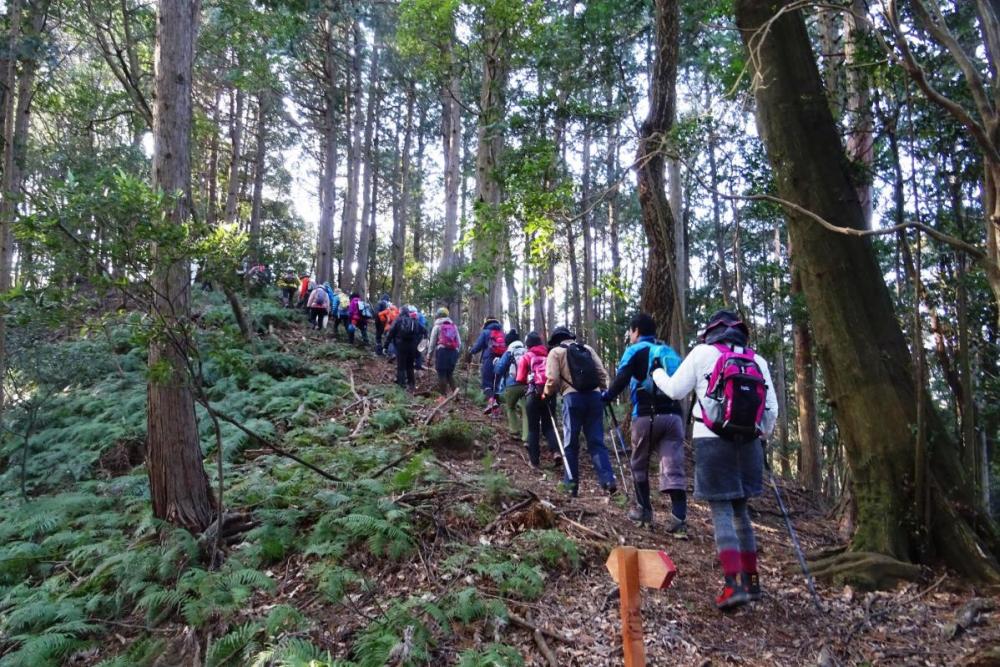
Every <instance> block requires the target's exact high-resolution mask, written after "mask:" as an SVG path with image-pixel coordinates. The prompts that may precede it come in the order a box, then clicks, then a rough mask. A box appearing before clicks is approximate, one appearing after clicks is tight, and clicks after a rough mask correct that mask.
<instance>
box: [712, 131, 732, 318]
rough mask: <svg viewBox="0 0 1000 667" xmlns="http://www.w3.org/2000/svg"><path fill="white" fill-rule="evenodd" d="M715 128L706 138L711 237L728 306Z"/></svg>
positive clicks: (729, 294)
mask: <svg viewBox="0 0 1000 667" xmlns="http://www.w3.org/2000/svg"><path fill="white" fill-rule="evenodd" d="M715 149H716V135H715V128H714V127H713V128H712V131H711V132H710V133H709V139H708V169H709V172H708V173H709V176H710V177H711V179H712V238H713V240H714V241H715V261H716V262H717V264H718V271H719V290H720V292H722V294H721V295H720V296H722V305H723V306H725V307H726V308H729V306H730V304H731V303H732V294H733V287H732V282H731V281H730V278H729V265H728V263H727V261H726V232H725V229H724V228H723V226H722V202H720V201H719V193H718V187H719V168H718V162H717V160H716V157H715Z"/></svg>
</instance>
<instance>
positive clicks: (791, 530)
mask: <svg viewBox="0 0 1000 667" xmlns="http://www.w3.org/2000/svg"><path fill="white" fill-rule="evenodd" d="M761 444H762V446H763V440H762V441H761ZM764 467H765V468H767V472H768V475H769V476H770V477H771V488H772V489H774V498H775V500H777V501H778V509H780V510H781V516H783V517H784V518H785V527H786V528H787V529H788V536H789V537H791V538H792V547H793V548H794V549H795V557H796V558H797V559H798V561H799V567H801V568H802V574H804V575H805V577H806V587H807V588H808V589H809V593H810V594H811V595H812V599H813V604H815V605H816V609H817V610H818V611H819V612H820V613H822V612H823V603H822V602H820V599H819V593H817V592H816V583H815V582H814V581H813V577H812V573H811V572H809V566H808V565H806V557H805V556H804V555H802V545H801V544H799V537H798V535H797V534H796V533H795V527H794V526H793V525H792V519H791V517H789V516H788V510H786V509H785V502H784V501H783V500H782V499H781V492H780V491H779V490H778V482H777V481H776V480H775V479H774V471H772V470H771V464H770V463H768V461H767V456H766V455H765V456H764Z"/></svg>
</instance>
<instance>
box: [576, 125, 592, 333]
mask: <svg viewBox="0 0 1000 667" xmlns="http://www.w3.org/2000/svg"><path fill="white" fill-rule="evenodd" d="M592 141H593V137H592V136H591V132H590V127H589V126H586V129H585V130H584V132H583V183H582V186H583V193H582V194H583V198H582V199H583V201H582V202H581V206H580V208H581V216H580V226H581V227H582V228H583V322H581V323H580V324H581V326H580V329H581V331H582V332H583V333H584V337H585V338H586V339H587V340H588V341H589V342H590V344H591V345H594V344H596V341H597V317H596V316H595V315H594V273H593V272H594V250H593V248H592V247H591V243H592V238H591V237H592V236H593V231H592V230H591V228H590V225H591V215H590V201H591V192H590V180H591V179H590V168H591V165H590V144H591V142H592ZM577 302H578V303H579V300H578V301H577Z"/></svg>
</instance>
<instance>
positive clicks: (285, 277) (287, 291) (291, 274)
mask: <svg viewBox="0 0 1000 667" xmlns="http://www.w3.org/2000/svg"><path fill="white" fill-rule="evenodd" d="M298 286H299V279H298V278H296V277H295V269H285V272H284V273H283V274H282V275H281V277H280V278H278V289H280V290H281V305H282V306H284V307H285V308H291V307H292V306H293V305H295V304H294V301H293V299H294V298H295V290H296V289H297V288H298Z"/></svg>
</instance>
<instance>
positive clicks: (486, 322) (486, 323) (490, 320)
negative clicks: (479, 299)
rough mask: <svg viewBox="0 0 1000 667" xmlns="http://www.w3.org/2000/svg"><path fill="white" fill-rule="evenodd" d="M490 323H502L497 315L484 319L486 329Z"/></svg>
mask: <svg viewBox="0 0 1000 667" xmlns="http://www.w3.org/2000/svg"><path fill="white" fill-rule="evenodd" d="M490 324H500V320H498V319H497V318H495V317H487V318H486V319H485V320H483V328H484V329H485V328H486V327H487V326H488V325H490Z"/></svg>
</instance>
